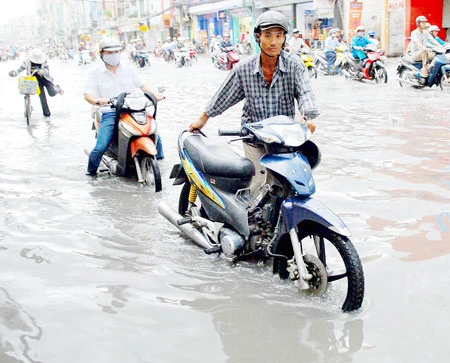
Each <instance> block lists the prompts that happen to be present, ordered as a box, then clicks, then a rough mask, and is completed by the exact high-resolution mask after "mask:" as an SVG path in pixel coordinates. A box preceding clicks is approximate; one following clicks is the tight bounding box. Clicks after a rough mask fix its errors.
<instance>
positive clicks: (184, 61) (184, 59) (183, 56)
mask: <svg viewBox="0 0 450 363" xmlns="http://www.w3.org/2000/svg"><path fill="white" fill-rule="evenodd" d="M173 56H174V58H175V65H176V66H177V67H183V66H186V67H188V66H191V65H192V58H191V55H190V53H189V48H188V47H182V48H177V49H175V50H174V52H173Z"/></svg>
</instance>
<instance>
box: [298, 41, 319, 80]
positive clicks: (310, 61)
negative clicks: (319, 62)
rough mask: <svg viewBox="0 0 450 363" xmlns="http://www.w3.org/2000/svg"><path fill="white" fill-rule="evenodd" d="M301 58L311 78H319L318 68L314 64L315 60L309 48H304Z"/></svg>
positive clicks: (301, 51)
mask: <svg viewBox="0 0 450 363" xmlns="http://www.w3.org/2000/svg"><path fill="white" fill-rule="evenodd" d="M300 57H301V59H302V61H303V63H305V67H306V69H307V70H308V73H309V77H310V78H317V67H316V65H315V64H314V58H313V56H312V54H311V50H310V49H309V48H302V49H301V50H300Z"/></svg>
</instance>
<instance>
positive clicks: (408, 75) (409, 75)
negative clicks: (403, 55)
mask: <svg viewBox="0 0 450 363" xmlns="http://www.w3.org/2000/svg"><path fill="white" fill-rule="evenodd" d="M398 78H399V80H398V83H399V84H400V86H401V87H403V86H407V85H410V86H414V84H412V83H417V79H416V77H414V74H413V72H412V71H410V70H409V69H406V68H405V69H402V70H401V72H400V75H399V77H398ZM415 87H419V84H417V85H416V86H415Z"/></svg>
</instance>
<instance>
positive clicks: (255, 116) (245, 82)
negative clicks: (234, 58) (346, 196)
mask: <svg viewBox="0 0 450 363" xmlns="http://www.w3.org/2000/svg"><path fill="white" fill-rule="evenodd" d="M288 27H289V22H288V19H287V18H286V17H285V16H284V15H283V14H281V13H280V12H278V11H274V10H269V11H266V12H264V13H262V14H261V15H260V16H258V18H257V19H256V21H255V26H254V29H253V35H254V37H255V40H256V43H257V44H258V45H259V47H260V49H261V53H260V54H255V55H253V56H251V57H249V58H247V59H246V60H245V61H243V62H242V63H239V64H238V66H237V67H236V68H233V69H232V70H231V72H230V73H229V74H228V76H227V78H226V79H225V81H224V82H223V83H222V85H221V86H220V87H219V89H218V90H217V92H216V94H215V95H214V96H213V97H212V99H211V100H210V102H209V103H208V104H207V106H206V108H205V111H204V112H203V113H202V114H201V116H200V117H199V118H198V120H196V121H194V122H192V123H191V124H190V125H189V131H191V132H195V131H197V130H199V129H201V128H203V127H204V126H205V125H206V122H207V121H208V119H209V118H210V117H215V116H217V115H220V114H222V113H223V112H225V111H226V110H227V109H228V108H230V107H232V106H234V105H235V104H237V103H238V102H240V101H242V100H245V101H244V106H243V110H242V111H243V112H242V117H241V123H242V124H244V123H251V122H257V121H261V120H263V119H266V118H268V117H271V116H276V115H285V116H288V117H291V118H295V101H297V102H298V109H299V111H300V113H301V115H302V116H305V115H306V116H307V117H308V118H314V117H315V116H317V114H318V112H317V104H316V98H315V95H314V92H313V90H312V88H311V84H310V81H309V76H308V72H307V70H306V67H305V65H304V63H303V62H302V61H301V60H300V58H299V57H297V56H294V55H290V54H289V53H287V52H286V51H284V50H283V48H284V45H285V43H286V34H287V32H288ZM307 124H308V127H309V128H310V130H311V132H314V129H315V126H314V124H313V123H312V122H310V121H307ZM244 152H245V155H246V157H247V158H249V159H250V160H251V161H252V162H253V164H254V165H255V169H256V175H255V177H254V178H253V179H252V182H251V186H250V190H251V194H253V195H255V192H256V191H257V190H258V188H259V186H260V185H261V184H263V183H264V181H265V179H266V176H265V170H264V169H263V168H262V167H261V166H260V165H259V159H260V158H261V157H262V156H263V155H264V150H263V149H259V148H256V147H253V146H251V145H249V144H245V143H244Z"/></svg>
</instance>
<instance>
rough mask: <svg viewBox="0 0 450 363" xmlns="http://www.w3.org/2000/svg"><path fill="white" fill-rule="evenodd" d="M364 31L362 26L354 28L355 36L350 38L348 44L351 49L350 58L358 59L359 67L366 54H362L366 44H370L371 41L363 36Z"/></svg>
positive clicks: (363, 61)
mask: <svg viewBox="0 0 450 363" xmlns="http://www.w3.org/2000/svg"><path fill="white" fill-rule="evenodd" d="M365 31H366V30H365V29H364V27H363V26H362V25H360V26H358V27H356V35H355V36H354V37H353V38H352V41H351V43H350V46H351V49H352V56H353V58H355V59H359V60H360V63H361V65H364V63H365V59H366V58H367V54H366V53H365V52H364V48H365V47H366V46H367V44H371V43H372V41H371V40H370V39H369V38H368V37H366V36H365Z"/></svg>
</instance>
